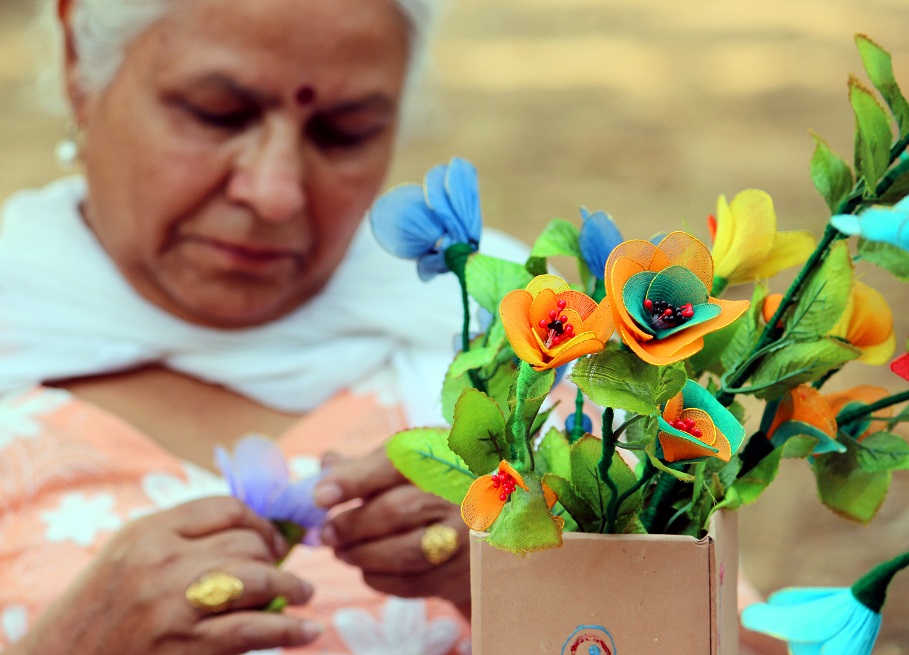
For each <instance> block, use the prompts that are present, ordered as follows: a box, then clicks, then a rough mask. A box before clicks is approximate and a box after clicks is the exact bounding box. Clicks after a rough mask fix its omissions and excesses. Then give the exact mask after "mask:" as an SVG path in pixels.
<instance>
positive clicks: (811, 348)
mask: <svg viewBox="0 0 909 655" xmlns="http://www.w3.org/2000/svg"><path fill="white" fill-rule="evenodd" d="M860 354H861V351H860V350H859V349H858V348H855V347H853V346H850V345H849V344H848V343H845V342H843V341H840V340H839V339H833V338H829V337H825V338H823V339H818V340H816V341H801V342H796V343H790V344H788V345H786V346H785V347H783V348H780V349H779V350H776V351H774V352H772V353H771V354H770V355H768V356H767V357H765V358H764V359H763V360H761V363H760V365H759V366H758V368H757V370H756V371H755V373H754V375H753V376H752V377H751V386H750V387H749V388H748V390H747V391H748V392H754V394H755V395H756V396H757V397H758V398H761V399H763V400H774V399H776V398H780V397H782V396H783V394H785V393H786V392H787V391H789V390H790V389H792V388H793V387H796V386H798V385H800V384H804V383H805V382H810V381H811V380H816V379H818V378H820V377H823V376H824V375H825V374H826V373H828V372H829V371H832V370H833V369H836V368H840V367H841V366H842V365H843V364H845V363H846V362H848V361H850V360H853V359H855V358H856V357H858V356H859V355H860Z"/></svg>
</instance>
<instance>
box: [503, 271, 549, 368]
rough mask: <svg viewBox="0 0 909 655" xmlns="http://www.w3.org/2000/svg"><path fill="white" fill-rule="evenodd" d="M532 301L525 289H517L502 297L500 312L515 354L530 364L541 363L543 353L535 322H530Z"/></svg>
mask: <svg viewBox="0 0 909 655" xmlns="http://www.w3.org/2000/svg"><path fill="white" fill-rule="evenodd" d="M532 302H533V296H531V295H530V294H529V293H527V292H526V291H524V290H523V289H516V290H515V291H511V292H510V293H508V294H507V295H506V296H505V297H504V298H502V302H501V304H500V305H499V314H500V315H501V316H502V325H503V327H504V328H505V335H506V336H507V337H508V342H509V343H510V344H511V347H512V348H513V349H514V352H515V354H516V355H517V356H518V357H519V358H520V359H522V360H524V361H525V362H527V363H528V364H536V365H541V364H543V354H542V352H541V350H540V348H539V347H538V346H537V339H536V337H535V336H534V335H535V332H534V331H533V323H531V322H530V307H531V304H532Z"/></svg>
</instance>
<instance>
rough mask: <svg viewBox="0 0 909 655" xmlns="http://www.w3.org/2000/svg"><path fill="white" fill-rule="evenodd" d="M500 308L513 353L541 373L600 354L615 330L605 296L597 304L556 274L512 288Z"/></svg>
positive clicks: (541, 276) (539, 277)
mask: <svg viewBox="0 0 909 655" xmlns="http://www.w3.org/2000/svg"><path fill="white" fill-rule="evenodd" d="M499 312H500V314H501V315H502V325H503V326H504V327H505V334H507V335H508V341H509V342H510V343H511V347H512V348H514V352H515V354H516V355H517V356H518V357H520V358H521V359H522V360H524V361H525V362H527V363H528V364H530V365H531V366H533V368H534V369H536V370H537V371H545V370H547V369H550V368H557V367H559V366H561V365H562V364H566V363H568V362H570V361H571V360H573V359H577V358H578V357H582V356H583V355H589V354H591V353H597V352H600V351H601V350H603V348H604V347H605V346H606V341H607V339H609V337H610V336H611V335H612V332H613V326H612V316H611V314H610V311H609V303H608V302H607V301H606V300H604V301H603V302H601V303H599V304H597V302H596V301H595V300H593V298H590V297H589V296H587V295H585V294H583V293H581V292H580V291H574V290H573V289H571V287H569V286H568V283H567V282H565V280H563V279H562V278H560V277H557V276H555V275H538V276H537V277H535V278H534V279H533V280H531V281H530V284H528V285H527V288H526V289H515V290H514V291H512V292H510V293H509V294H508V295H506V296H505V297H504V298H503V299H502V304H501V305H500V306H499Z"/></svg>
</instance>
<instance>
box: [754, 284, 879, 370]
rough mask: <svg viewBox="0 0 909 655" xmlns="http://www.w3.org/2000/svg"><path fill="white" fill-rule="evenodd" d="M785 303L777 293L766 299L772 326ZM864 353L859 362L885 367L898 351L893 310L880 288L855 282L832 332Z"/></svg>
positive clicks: (765, 308) (766, 318) (766, 316)
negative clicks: (781, 305) (772, 320)
mask: <svg viewBox="0 0 909 655" xmlns="http://www.w3.org/2000/svg"><path fill="white" fill-rule="evenodd" d="M782 301H783V296H782V294H779V293H773V294H770V295H769V296H767V297H766V298H765V299H764V305H763V307H762V308H761V313H762V315H763V317H764V322H765V323H768V322H769V321H770V319H771V318H773V315H774V314H775V313H776V310H777V308H779V306H780V303H781V302H782ZM828 335H829V336H833V337H838V338H840V339H843V340H844V341H848V342H849V343H850V344H852V345H853V346H855V347H856V348H858V349H860V350H861V351H862V354H861V356H860V357H859V358H858V361H860V362H864V363H865V364H875V365H878V364H884V363H886V362H887V360H889V359H890V356H891V355H893V351H894V350H896V336H895V335H894V333H893V311H892V310H891V309H890V305H888V304H887V301H886V300H885V299H884V296H883V295H882V294H881V293H880V292H879V291H877V290H876V289H874V288H872V287H869V286H868V285H867V284H865V283H864V282H859V281H858V280H855V281H853V283H852V287H851V288H850V290H849V300H848V302H847V304H846V309H845V311H844V312H843V315H842V316H841V317H840V320H839V321H838V322H837V324H836V325H834V326H833V328H832V329H831V330H830V332H828Z"/></svg>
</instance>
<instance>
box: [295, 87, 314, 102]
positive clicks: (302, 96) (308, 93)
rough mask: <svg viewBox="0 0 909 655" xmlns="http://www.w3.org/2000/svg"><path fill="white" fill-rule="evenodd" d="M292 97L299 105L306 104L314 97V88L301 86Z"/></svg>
mask: <svg viewBox="0 0 909 655" xmlns="http://www.w3.org/2000/svg"><path fill="white" fill-rule="evenodd" d="M294 98H295V99H296V101H297V102H299V103H300V104H301V105H308V104H309V103H310V102H312V101H313V100H315V99H316V90H315V89H314V88H312V87H311V86H307V85H304V86H301V87H300V88H299V89H297V93H296V94H295V95H294Z"/></svg>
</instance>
